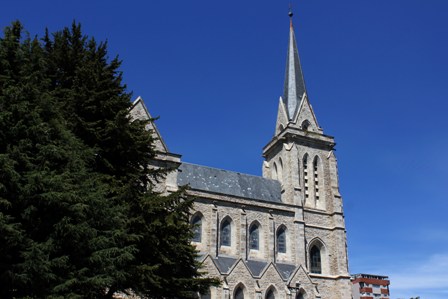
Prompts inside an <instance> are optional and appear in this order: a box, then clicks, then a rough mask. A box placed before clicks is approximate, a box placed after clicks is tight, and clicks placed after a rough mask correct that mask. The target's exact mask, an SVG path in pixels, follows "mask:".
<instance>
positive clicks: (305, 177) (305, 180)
mask: <svg viewBox="0 0 448 299" xmlns="http://www.w3.org/2000/svg"><path fill="white" fill-rule="evenodd" d="M303 185H304V189H305V200H306V199H308V197H309V190H308V187H309V182H308V155H305V156H304V157H303Z"/></svg>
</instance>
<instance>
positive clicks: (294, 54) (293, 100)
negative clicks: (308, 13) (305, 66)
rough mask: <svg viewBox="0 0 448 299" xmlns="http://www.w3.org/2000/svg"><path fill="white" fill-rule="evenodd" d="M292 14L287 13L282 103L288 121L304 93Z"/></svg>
mask: <svg viewBox="0 0 448 299" xmlns="http://www.w3.org/2000/svg"><path fill="white" fill-rule="evenodd" d="M292 16H293V13H292V11H291V10H290V11H289V18H290V26H289V45H288V57H287V59H286V75H285V85H284V90H283V102H284V104H285V107H286V110H287V113H288V119H289V120H293V119H294V117H295V115H296V113H297V110H298V108H299V106H300V101H301V100H302V97H303V95H304V94H305V92H306V89H305V80H304V79H303V74H302V67H301V65H300V59H299V51H298V50H297V43H296V38H295V35H294V27H293V25H292Z"/></svg>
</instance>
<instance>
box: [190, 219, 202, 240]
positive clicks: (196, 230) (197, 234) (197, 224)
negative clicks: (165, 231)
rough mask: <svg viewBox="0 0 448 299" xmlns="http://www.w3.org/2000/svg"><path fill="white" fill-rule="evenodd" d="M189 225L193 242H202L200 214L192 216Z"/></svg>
mask: <svg viewBox="0 0 448 299" xmlns="http://www.w3.org/2000/svg"><path fill="white" fill-rule="evenodd" d="M191 224H192V226H193V241H194V242H201V241H202V217H201V215H200V214H196V215H194V216H193V219H192V220H191Z"/></svg>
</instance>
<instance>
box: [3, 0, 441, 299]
mask: <svg viewBox="0 0 448 299" xmlns="http://www.w3.org/2000/svg"><path fill="white" fill-rule="evenodd" d="M293 5H294V10H295V16H294V24H295V29H296V37H297V40H298V46H299V52H300V56H301V60H302V66H303V71H304V75H305V80H306V84H307V89H308V94H309V97H310V101H311V103H312V105H313V107H314V110H315V113H316V115H317V119H318V121H319V123H320V125H321V126H322V128H323V129H324V133H326V134H329V135H333V136H335V137H336V141H337V152H336V154H337V156H338V161H339V175H340V183H341V186H340V187H341V192H342V195H343V198H344V208H345V215H346V225H347V237H348V246H349V247H348V250H349V257H350V272H351V273H359V272H364V273H365V272H367V273H375V274H383V275H389V276H390V278H391V283H392V284H391V292H392V297H391V298H393V299H396V298H409V297H411V296H417V295H420V296H421V297H422V298H424V299H441V298H444V299H445V298H448V215H447V212H448V196H447V194H448V152H447V146H448V133H447V128H448V117H447V113H448V96H447V95H448V58H447V55H448V17H447V13H448V1H447V0H407V1H404V0H375V1H371V0H340V1H335V0H312V1H311V0H293ZM287 10H288V1H287V0H284V1H267V0H258V1H255V0H244V1H235V0H230V1H204V0H195V1H180V0H171V1H132V0H131V1H105V0H103V1H99V0H96V1H93V0H91V1H84V0H81V1H50V0H45V1H44V0H43V1H31V0H29V1H23V0H15V1H3V3H2V7H1V9H0V26H1V27H2V28H3V27H5V26H6V25H8V24H10V23H11V21H13V20H15V19H19V20H21V21H22V22H23V24H24V25H25V27H26V29H27V30H28V31H29V32H30V33H31V35H35V34H39V35H42V34H43V32H44V28H45V27H48V28H49V29H50V31H54V30H57V29H60V28H62V27H63V26H67V25H70V24H71V22H72V20H74V19H75V20H76V21H79V22H81V23H82V25H83V29H84V32H85V33H86V34H88V35H90V36H95V38H96V39H97V40H105V39H107V40H108V41H109V49H110V54H111V56H115V55H117V54H118V55H119V56H120V58H121V59H123V61H124V62H123V66H122V70H123V72H124V79H125V82H126V83H127V85H128V89H129V91H133V92H134V96H135V97H137V96H139V95H140V96H142V97H143V98H144V100H145V102H146V104H147V106H148V108H149V110H150V112H151V113H152V114H153V116H160V120H159V121H158V127H159V129H160V131H161V133H162V136H163V137H164V139H165V142H166V143H167V145H168V147H169V149H170V150H171V151H172V152H175V153H179V154H182V155H183V160H184V161H188V162H192V163H196V164H203V165H208V166H213V167H218V168H223V169H229V170H235V171H239V172H244V173H250V174H255V175H260V174H261V164H262V158H261V149H262V147H263V146H264V145H265V144H267V142H268V141H269V140H270V139H271V138H272V136H273V132H274V124H275V119H276V113H277V111H276V110H277V104H278V98H279V96H280V95H281V94H282V87H283V79H284V71H285V61H286V50H287V39H288V28H289V27H288V26H289V20H288V17H287Z"/></svg>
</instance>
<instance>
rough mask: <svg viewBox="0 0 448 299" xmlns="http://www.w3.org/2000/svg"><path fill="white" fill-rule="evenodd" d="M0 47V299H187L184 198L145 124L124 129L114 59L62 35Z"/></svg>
mask: <svg viewBox="0 0 448 299" xmlns="http://www.w3.org/2000/svg"><path fill="white" fill-rule="evenodd" d="M22 35H23V29H22V26H21V25H20V23H18V22H15V23H13V25H12V26H11V27H8V28H6V29H5V33H4V38H3V39H0V178H1V179H0V271H1V272H0V297H1V298H12V297H15V298H24V297H27V296H30V297H33V298H47V297H48V298H66V297H70V298H101V297H106V298H107V297H109V298H111V297H112V296H113V294H114V293H115V292H127V291H128V290H132V292H134V293H136V294H138V295H142V296H147V297H149V298H162V297H165V298H174V297H176V298H189V297H194V296H195V293H196V292H198V291H200V292H203V293H204V292H205V291H206V290H207V289H208V287H209V286H210V285H212V284H216V283H217V281H215V280H213V279H208V278H201V274H202V273H201V272H200V270H199V268H200V265H199V264H198V263H197V262H196V260H195V257H196V251H195V249H194V248H193V247H192V245H191V244H190V240H191V237H192V235H191V230H190V225H189V224H188V218H189V211H190V209H191V200H190V199H187V198H186V197H185V193H184V190H180V191H179V192H177V193H173V194H170V195H168V196H162V195H161V194H158V193H157V192H155V191H154V190H153V187H154V186H153V183H154V182H156V181H157V180H159V179H162V178H163V176H164V175H165V174H166V172H167V171H169V170H168V169H154V168H151V167H149V165H150V164H151V161H152V159H153V158H154V156H155V152H154V149H153V141H154V140H153V139H152V135H151V134H150V132H147V131H145V129H144V128H145V123H144V122H142V121H131V119H130V116H129V114H128V112H129V109H130V107H131V103H130V97H131V95H130V94H129V93H127V92H126V86H125V85H124V84H123V83H122V77H121V73H120V71H119V66H120V61H119V60H118V58H115V59H112V60H111V61H110V62H109V58H108V56H107V44H106V43H99V44H98V43H96V41H95V40H94V39H88V38H87V37H85V36H83V35H82V33H81V27H80V25H77V24H75V23H74V24H73V25H72V27H71V29H68V28H65V29H63V30H62V31H59V32H56V33H54V34H53V35H51V36H50V34H49V33H48V32H47V33H46V34H45V36H44V38H43V43H40V42H39V41H38V40H37V39H36V38H34V39H30V38H23V37H22Z"/></svg>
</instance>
